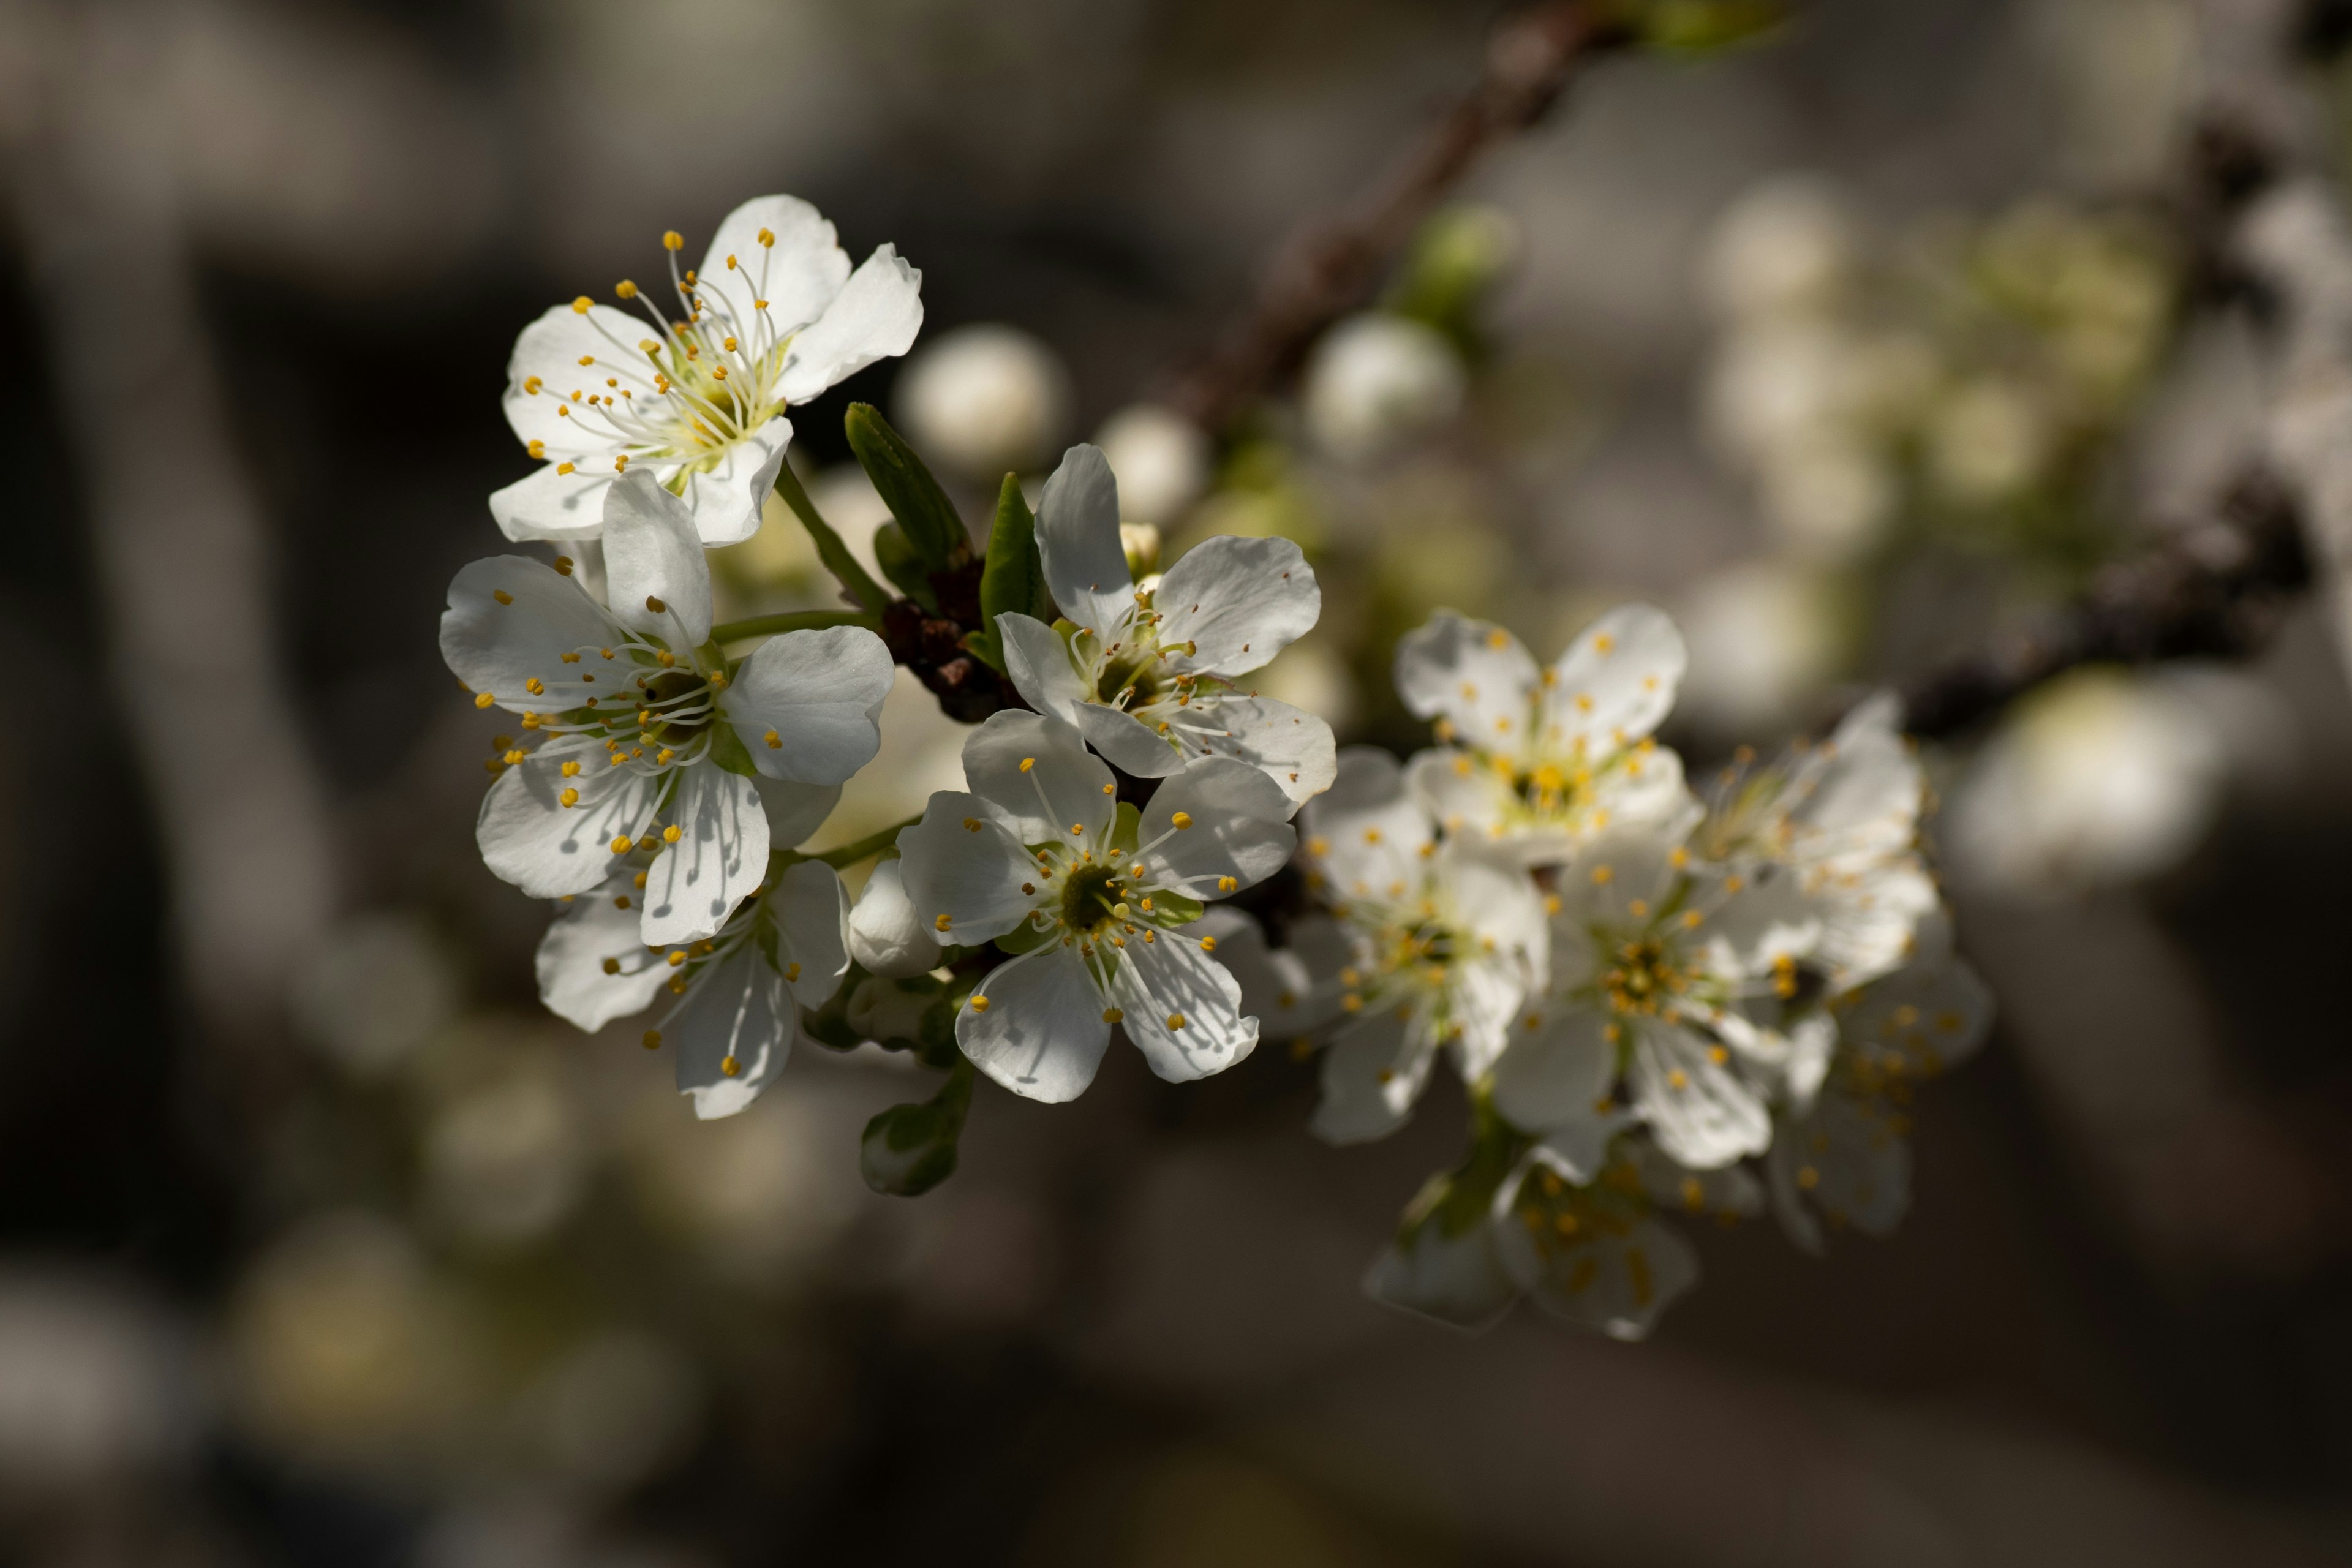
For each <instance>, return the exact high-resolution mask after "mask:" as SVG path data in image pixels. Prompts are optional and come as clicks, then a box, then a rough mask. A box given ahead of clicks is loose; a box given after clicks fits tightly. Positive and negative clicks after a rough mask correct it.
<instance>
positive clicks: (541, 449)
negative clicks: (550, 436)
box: [524, 441, 547, 458]
mask: <svg viewBox="0 0 2352 1568" xmlns="http://www.w3.org/2000/svg"><path fill="white" fill-rule="evenodd" d="M524 450H525V451H528V452H529V453H530V455H531V456H532V457H534V458H544V457H546V456H547V443H546V442H544V441H533V442H532V443H531V444H530V446H529V447H525V448H524Z"/></svg>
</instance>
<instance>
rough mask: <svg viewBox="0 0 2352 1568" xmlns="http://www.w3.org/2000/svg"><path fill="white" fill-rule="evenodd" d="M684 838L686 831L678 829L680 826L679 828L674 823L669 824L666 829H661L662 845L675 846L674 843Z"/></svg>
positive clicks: (681, 828)
mask: <svg viewBox="0 0 2352 1568" xmlns="http://www.w3.org/2000/svg"><path fill="white" fill-rule="evenodd" d="M683 837H686V829H685V828H683V827H680V826H678V825H677V823H675V822H673V823H671V824H670V825H669V826H667V827H665V828H663V829H662V842H663V843H665V844H675V843H677V841H678V840H679V839H681V838H683Z"/></svg>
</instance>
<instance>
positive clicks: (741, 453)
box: [630, 419, 793, 545]
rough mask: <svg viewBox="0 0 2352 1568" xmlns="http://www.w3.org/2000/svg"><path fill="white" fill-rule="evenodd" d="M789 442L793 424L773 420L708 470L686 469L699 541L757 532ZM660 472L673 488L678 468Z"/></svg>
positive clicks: (725, 540)
mask: <svg viewBox="0 0 2352 1568" xmlns="http://www.w3.org/2000/svg"><path fill="white" fill-rule="evenodd" d="M792 441H793V423H792V421H791V420H789V419H771V420H769V421H768V422H767V423H766V424H765V425H762V426H760V427H759V428H758V429H756V430H753V431H751V433H750V434H748V435H746V436H744V437H742V438H741V439H740V440H738V441H731V442H730V443H729V444H728V445H727V446H726V447H725V448H723V449H722V450H721V451H720V452H719V456H718V458H716V459H715V460H712V461H711V462H710V466H709V468H699V467H698V468H689V469H687V470H686V509H687V510H688V512H690V513H692V514H693V517H694V530H695V532H696V533H697V534H698V536H700V538H701V540H702V542H703V543H705V544H709V545H720V544H740V543H742V542H743V541H745V540H747V539H749V538H751V536H752V535H753V534H755V533H757V532H759V531H760V521H761V517H762V515H763V513H764V509H765V508H766V506H767V504H768V492H769V491H770V490H772V489H774V488H775V484H776V475H777V473H778V471H779V470H781V469H782V468H783V466H784V451H785V448H786V447H790V446H791V445H792ZM635 471H636V470H635V468H632V469H631V470H630V472H632V473H634V472H635ZM658 471H659V474H660V477H661V479H662V482H663V483H664V484H665V485H667V484H673V483H675V482H677V475H678V473H679V466H678V465H675V464H672V465H668V466H665V467H663V468H660V469H659V470H658Z"/></svg>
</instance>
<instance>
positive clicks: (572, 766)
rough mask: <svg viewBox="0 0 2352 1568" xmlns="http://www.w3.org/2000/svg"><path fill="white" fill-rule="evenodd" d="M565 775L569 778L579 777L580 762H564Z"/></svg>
mask: <svg viewBox="0 0 2352 1568" xmlns="http://www.w3.org/2000/svg"><path fill="white" fill-rule="evenodd" d="M563 776H564V777H565V778H568V779H576V778H578V777H579V776H580V764H579V763H564V764H563Z"/></svg>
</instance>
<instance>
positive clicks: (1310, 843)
mask: <svg viewBox="0 0 2352 1568" xmlns="http://www.w3.org/2000/svg"><path fill="white" fill-rule="evenodd" d="M1307 853H1308V854H1309V855H1328V854H1329V853H1331V841H1330V840H1329V839H1328V838H1323V837H1315V838H1310V839H1308V840H1307Z"/></svg>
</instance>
